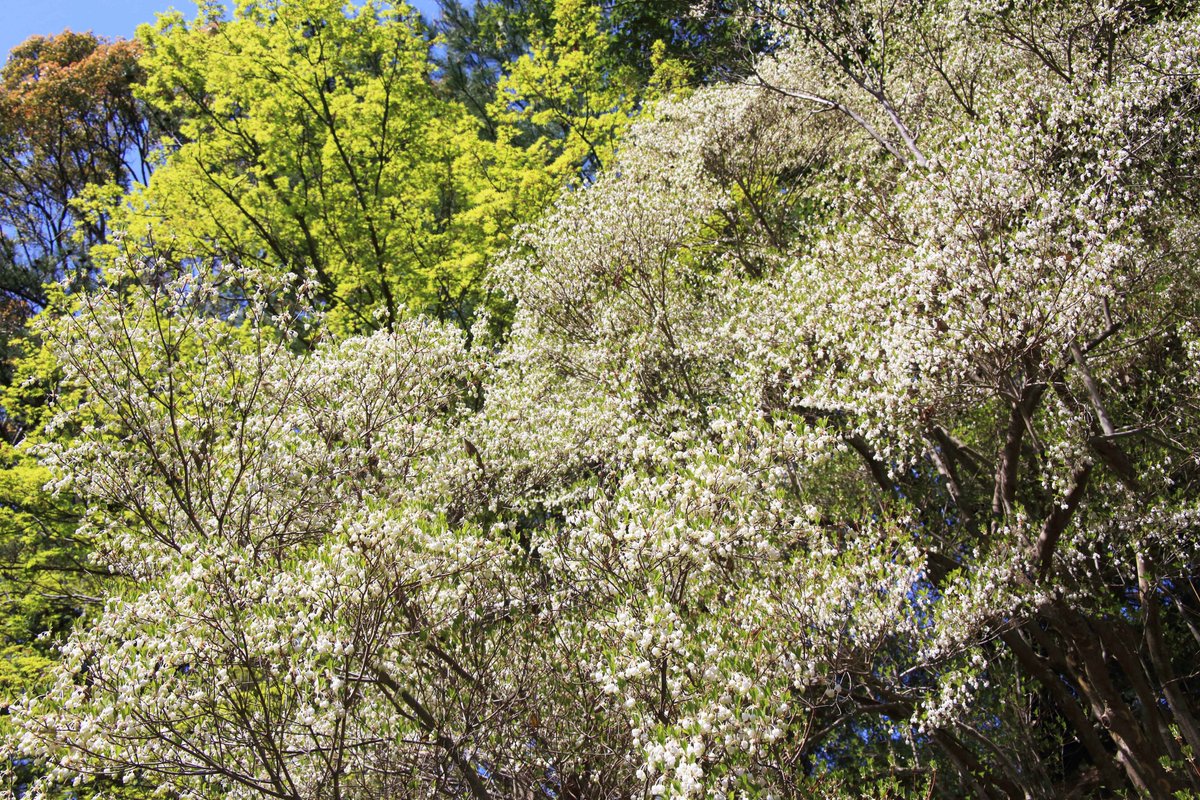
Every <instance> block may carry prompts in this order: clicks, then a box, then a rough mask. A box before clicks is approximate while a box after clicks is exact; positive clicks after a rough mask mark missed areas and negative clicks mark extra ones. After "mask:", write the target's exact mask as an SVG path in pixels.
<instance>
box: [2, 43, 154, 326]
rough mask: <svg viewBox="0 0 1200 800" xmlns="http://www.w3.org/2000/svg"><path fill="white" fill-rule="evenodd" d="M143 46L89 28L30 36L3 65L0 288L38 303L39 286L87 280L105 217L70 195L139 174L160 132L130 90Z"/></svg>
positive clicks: (142, 176) (41, 299)
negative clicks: (84, 208)
mask: <svg viewBox="0 0 1200 800" xmlns="http://www.w3.org/2000/svg"><path fill="white" fill-rule="evenodd" d="M140 52H141V49H140V46H139V45H138V44H136V43H134V42H124V41H117V42H105V41H103V40H101V39H99V38H97V37H96V36H94V35H93V34H90V33H72V32H70V31H66V32H64V33H61V34H59V35H57V36H50V37H43V36H35V37H33V38H31V39H29V40H27V41H25V42H23V43H22V44H20V45H18V46H17V47H16V48H14V49H13V51H12V53H11V54H9V58H8V61H7V63H6V64H5V65H4V68H3V70H0V233H2V234H3V239H2V240H0V291H3V293H4V294H5V296H6V297H7V298H9V300H10V301H15V302H17V303H21V304H24V305H26V306H28V307H30V308H38V307H40V306H42V305H44V304H45V302H46V296H45V294H44V292H43V290H42V284H44V283H46V282H53V281H56V280H62V279H70V280H73V281H76V282H79V285H87V284H89V283H90V282H91V281H92V279H93V278H94V275H93V270H94V267H93V262H92V259H91V256H90V254H89V250H90V248H91V247H92V246H93V245H96V244H99V243H102V242H104V241H106V240H107V238H108V235H109V232H110V228H109V225H108V220H107V215H104V214H93V215H85V214H83V213H82V209H81V208H80V207H79V206H77V205H75V204H74V201H78V200H83V199H86V197H87V196H88V193H89V191H94V190H101V189H105V188H107V187H117V188H119V189H121V190H127V189H129V188H130V186H131V185H132V184H133V182H134V181H135V180H141V181H145V180H146V178H147V176H148V174H149V168H150V162H151V156H152V153H153V151H154V150H155V148H156V147H157V144H158V137H159V135H160V133H161V129H160V128H159V127H158V126H157V125H156V124H155V122H154V120H152V117H151V114H150V113H149V112H148V110H147V108H146V107H145V106H144V105H143V104H142V103H141V102H140V101H138V100H137V99H136V98H135V97H134V87H135V86H136V85H137V84H138V83H139V82H140V81H141V78H142V72H141V68H140V67H139V65H138V57H139V54H140Z"/></svg>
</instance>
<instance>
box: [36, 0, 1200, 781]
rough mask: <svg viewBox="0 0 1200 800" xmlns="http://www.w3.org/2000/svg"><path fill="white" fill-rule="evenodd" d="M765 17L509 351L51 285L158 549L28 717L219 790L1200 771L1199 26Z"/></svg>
mask: <svg viewBox="0 0 1200 800" xmlns="http://www.w3.org/2000/svg"><path fill="white" fill-rule="evenodd" d="M752 13H753V15H754V16H753V19H752V20H749V22H748V24H753V25H755V26H757V28H758V29H760V30H765V29H770V30H772V31H773V32H774V34H775V35H776V36H777V37H778V39H779V44H778V46H777V47H775V48H774V49H773V50H772V55H771V56H770V57H769V58H764V59H763V60H761V61H760V63H759V64H758V69H757V77H756V78H755V79H754V80H752V81H749V82H747V83H744V84H738V85H725V86H713V87H709V88H705V89H702V90H699V91H697V92H695V93H694V94H692V95H691V96H689V97H686V98H681V99H677V100H675V101H672V102H665V103H662V104H660V106H659V107H658V108H657V110H656V112H655V114H654V115H653V117H648V118H647V119H645V120H643V121H642V122H640V123H639V124H638V125H636V126H635V127H634V128H633V130H632V131H631V133H630V135H629V136H628V137H627V139H626V141H625V144H624V147H623V149H622V150H621V152H620V155H619V157H618V161H617V163H616V165H615V167H614V168H613V169H611V170H609V171H608V172H607V173H605V174H604V175H602V176H601V177H600V178H599V180H598V181H597V182H596V183H595V184H594V185H592V186H590V187H588V188H587V189H579V190H576V191H573V192H571V193H569V194H567V195H565V196H564V197H563V198H562V199H561V200H560V202H559V203H558V205H557V206H556V207H555V208H554V209H553V210H552V211H551V212H550V213H549V214H548V215H547V216H546V217H545V219H543V220H542V221H541V222H540V223H539V224H538V225H536V226H533V227H530V228H528V229H526V230H525V231H524V233H523V234H522V238H521V240H520V241H519V242H518V246H517V247H516V248H515V249H514V250H513V251H512V252H511V254H510V256H509V258H508V260H507V261H506V262H505V263H504V264H503V265H502V267H501V268H500V269H499V270H498V272H497V274H496V275H495V280H496V281H497V283H498V285H500V286H501V287H503V288H505V289H506V290H507V291H509V292H510V293H511V294H512V295H513V296H514V297H515V298H516V299H517V302H518V306H517V311H516V316H515V320H514V323H513V326H512V329H511V331H510V332H509V333H508V334H507V335H506V336H505V338H504V339H503V340H501V341H494V340H492V339H491V338H490V337H489V334H488V333H487V326H486V325H485V324H483V323H481V324H480V325H478V326H477V327H476V329H475V330H474V332H473V333H474V335H473V336H472V337H471V344H470V346H468V345H467V339H466V338H465V337H464V336H462V335H461V334H459V333H457V332H455V331H453V330H450V329H447V328H444V327H441V326H439V325H437V324H433V323H430V322H425V321H412V322H408V323H404V324H402V325H398V326H397V327H396V329H395V330H394V331H393V332H391V333H387V334H377V335H375V336H372V337H369V338H357V339H351V340H348V341H346V342H344V343H341V344H335V343H327V344H325V345H323V346H321V347H320V348H318V349H317V350H316V351H315V352H312V353H307V354H297V353H296V352H295V348H293V347H291V346H290V340H289V338H288V336H287V335H285V334H282V333H278V332H277V331H280V330H284V331H287V330H294V329H295V326H296V325H299V324H310V323H312V322H313V320H312V318H301V319H282V320H272V319H271V318H270V317H269V314H268V312H267V310H266V309H267V307H266V306H265V305H261V304H257V303H255V302H250V303H248V304H246V305H245V306H239V307H237V308H235V309H233V312H234V313H232V314H231V313H230V311H229V309H228V308H227V307H226V308H225V311H224V313H223V314H222V315H214V314H213V313H212V311H213V310H214V309H215V308H218V307H222V302H223V301H221V300H220V299H219V298H220V296H221V295H222V294H223V293H225V292H226V289H227V288H228V287H230V286H233V285H236V284H237V283H238V282H239V281H245V282H246V286H247V287H253V286H262V285H263V281H262V279H261V277H260V276H255V275H246V274H244V273H239V272H236V271H233V272H231V271H228V270H224V269H216V270H212V271H209V270H201V271H197V272H196V273H194V274H191V275H189V276H187V277H186V278H184V279H176V280H174V281H164V280H162V279H161V278H160V276H159V273H158V272H157V271H156V270H155V269H154V268H153V265H149V266H139V267H136V268H132V269H131V270H130V272H129V273H128V274H126V275H124V276H123V279H122V280H120V281H118V282H117V283H116V284H115V285H114V287H113V288H111V289H109V290H106V291H104V292H101V293H98V294H96V295H94V296H91V297H88V298H85V299H82V300H81V305H80V306H79V307H78V308H77V309H75V310H74V311H73V312H72V313H70V314H67V315H64V316H61V317H59V318H58V319H57V320H54V321H51V322H50V323H49V327H48V329H47V331H48V335H49V336H50V337H51V338H52V339H53V340H54V341H55V342H57V349H58V351H59V352H60V354H61V358H62V359H63V360H64V362H65V363H66V364H68V365H69V367H70V370H71V375H72V379H73V380H75V381H79V382H81V383H82V384H83V385H85V386H87V387H88V388H89V396H90V397H91V398H92V400H91V401H90V402H91V409H92V410H91V411H89V410H88V409H85V410H84V411H83V412H81V413H84V414H88V413H91V414H93V416H94V418H95V419H112V420H118V422H112V423H108V424H103V425H99V424H93V425H90V426H87V427H85V428H84V429H83V430H84V435H83V436H81V437H80V438H78V439H77V440H75V441H74V442H72V443H71V444H70V445H69V446H65V447H62V448H59V449H56V450H54V451H52V452H50V453H49V454H48V455H49V459H50V461H51V463H52V464H53V465H54V466H55V467H56V468H57V469H58V470H59V474H61V475H62V476H63V477H62V480H63V481H65V482H68V483H69V485H71V486H72V487H74V489H75V490H76V491H78V492H80V493H82V494H84V495H86V496H89V497H91V498H93V500H94V507H93V509H92V512H91V514H90V515H89V524H90V525H91V526H93V528H94V529H95V530H96V531H97V535H98V537H99V538H100V540H101V541H103V542H104V547H103V548H102V553H101V555H102V558H103V559H105V560H106V561H107V562H108V563H110V564H113V565H120V567H121V570H122V572H123V573H125V574H128V575H130V576H131V577H130V579H129V581H128V583H127V584H125V585H124V586H123V590H122V591H120V592H114V593H113V595H112V597H111V598H110V599H109V601H108V603H107V605H106V606H105V610H104V612H103V614H102V615H100V616H99V618H98V619H97V620H96V622H95V624H94V625H93V626H91V627H88V628H86V629H80V630H78V631H77V632H76V633H75V635H74V637H73V639H72V640H71V642H70V644H69V645H68V646H67V649H66V652H65V656H66V657H65V659H64V663H63V667H62V668H61V670H60V671H59V673H58V681H57V683H56V685H55V687H54V689H53V690H52V691H51V692H50V693H49V694H48V695H47V696H46V697H44V698H40V699H36V700H31V701H30V702H29V703H28V704H27V705H26V706H25V707H23V708H22V709H20V710H19V712H18V715H17V716H18V724H19V725H20V726H21V728H22V730H23V740H22V742H21V747H22V748H23V749H24V751H25V752H26V753H29V754H32V755H35V756H37V757H39V758H41V759H45V760H46V761H47V762H48V763H49V764H51V765H54V766H55V767H57V769H58V770H59V771H60V772H61V774H63V775H67V774H96V773H100V774H107V775H112V774H124V775H127V776H128V778H129V780H131V781H135V782H139V781H145V782H147V783H149V784H150V785H161V786H163V787H164V789H165V790H169V791H174V792H177V793H180V794H183V795H186V796H205V795H208V794H212V795H214V796H215V795H220V796H235V797H236V796H247V797H249V796H264V795H265V796H275V797H289V798H291V797H294V798H308V797H322V798H324V797H337V798H341V797H380V796H397V797H405V796H416V795H422V794H423V795H434V796H436V795H439V794H441V795H458V796H462V795H470V796H474V797H477V798H481V797H520V796H561V797H576V798H582V797H603V798H609V797H612V798H617V797H648V796H658V795H665V796H677V797H689V796H707V797H729V796H745V797H751V796H761V797H805V796H813V795H818V796H820V795H826V796H837V795H843V796H862V795H864V794H872V793H875V794H887V795H896V794H902V793H906V792H912V793H914V794H915V793H918V792H919V793H920V794H921V795H922V796H931V795H934V794H937V795H941V796H947V797H950V796H962V795H972V796H979V797H1031V798H1032V797H1047V798H1048V797H1056V796H1062V795H1064V794H1066V793H1067V792H1068V791H1078V792H1081V793H1089V794H1095V795H1101V794H1104V793H1111V794H1129V793H1133V794H1138V795H1144V796H1151V797H1170V796H1172V795H1173V794H1175V793H1178V792H1188V791H1197V790H1200V772H1198V771H1197V764H1196V760H1195V759H1196V756H1195V753H1196V752H1197V748H1200V727H1198V723H1197V717H1196V715H1197V712H1198V709H1197V702H1196V697H1197V691H1196V685H1195V681H1196V677H1195V675H1194V674H1192V671H1193V669H1194V664H1195V663H1196V656H1197V653H1198V652H1200V635H1198V634H1197V630H1198V628H1197V620H1196V617H1197V614H1198V611H1200V601H1198V600H1197V594H1196V582H1195V575H1196V561H1197V545H1198V544H1200V538H1198V537H1197V533H1198V531H1197V524H1196V514H1197V500H1198V496H1197V491H1196V480H1197V457H1198V447H1200V442H1198V441H1197V439H1196V433H1195V430H1196V425H1195V422H1196V409H1197V402H1198V400H1200V397H1198V391H1200V386H1198V384H1197V375H1198V374H1200V372H1198V371H1197V358H1198V357H1200V340H1198V339H1197V331H1198V330H1200V329H1198V328H1197V322H1198V320H1197V312H1198V311H1200V309H1198V308H1197V307H1196V301H1195V298H1196V297H1197V291H1196V290H1197V288H1200V287H1198V286H1197V271H1196V267H1197V264H1196V257H1195V253H1196V252H1198V249H1197V247H1196V244H1197V242H1196V234H1197V231H1198V230H1200V228H1198V227H1197V221H1198V220H1197V218H1196V212H1195V209H1196V207H1197V206H1196V203H1195V202H1194V198H1193V197H1192V193H1193V191H1194V187H1193V185H1192V183H1193V182H1192V181H1191V177H1190V176H1192V175H1193V174H1194V170H1195V167H1196V162H1197V157H1198V155H1200V152H1198V150H1197V142H1198V141H1200V140H1198V138H1197V133H1198V131H1197V120H1198V119H1200V117H1198V116H1197V114H1196V108H1197V100H1198V99H1200V98H1198V97H1197V87H1196V76H1197V75H1198V74H1200V69H1198V65H1197V63H1196V59H1197V53H1200V48H1198V46H1197V45H1200V25H1198V22H1200V20H1198V19H1197V18H1196V17H1195V15H1194V14H1193V13H1192V12H1191V11H1189V10H1188V9H1185V8H1176V7H1174V6H1154V7H1153V8H1151V7H1141V6H1122V7H1111V6H1107V5H1100V4H1093V3H1089V2H1077V3H1072V4H1061V3H1054V4H1045V5H1039V4H1023V5H1014V4H1004V5H992V4H984V3H975V2H967V1H966V0H963V1H962V2H959V1H954V2H948V3H942V4H908V3H897V4H894V5H891V6H886V7H882V6H881V7H879V8H876V7H873V6H872V7H869V8H868V7H866V6H865V5H858V4H851V3H837V4H806V3H788V4H780V5H772V6H770V7H763V8H758V9H755V10H754V11H753V12H752ZM263 291H268V292H269V291H271V289H270V286H269V285H268V286H267V288H266V289H264V290H263ZM235 294H239V295H247V296H250V297H251V298H253V297H254V296H255V295H254V290H250V289H247V290H244V291H240V292H237V293H235ZM97 412H102V413H97Z"/></svg>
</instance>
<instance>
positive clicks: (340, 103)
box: [121, 0, 520, 331]
mask: <svg viewBox="0 0 1200 800" xmlns="http://www.w3.org/2000/svg"><path fill="white" fill-rule="evenodd" d="M221 11H222V9H221V8H220V6H219V5H216V4H207V5H205V6H204V7H203V8H202V10H201V15H200V16H199V18H198V19H197V20H196V21H195V22H193V23H190V24H189V23H186V22H185V21H184V20H183V18H182V17H181V16H180V15H178V14H176V15H174V16H167V17H163V18H160V21H159V23H158V26H157V28H154V29H151V28H148V27H143V28H142V29H141V31H140V34H139V35H140V37H141V41H142V44H143V47H144V48H145V51H146V52H145V55H144V57H143V60H142V64H143V66H144V68H145V69H146V71H147V75H148V78H147V82H146V87H145V89H144V94H143V96H144V97H145V99H146V101H147V102H149V103H152V104H154V105H155V107H157V108H159V109H161V110H162V111H163V112H164V113H169V114H172V115H175V116H178V118H179V119H180V121H181V122H180V131H181V135H180V140H179V142H178V146H177V147H174V148H172V149H171V151H170V152H169V153H168V154H167V157H166V159H165V161H164V163H163V165H162V167H161V168H160V169H159V170H158V171H157V172H156V174H155V175H154V177H153V179H152V180H151V181H150V183H149V185H148V186H147V187H146V188H145V189H144V190H142V191H139V192H137V193H135V194H134V195H133V196H132V197H131V198H130V202H131V203H132V205H133V208H132V210H130V211H129V213H128V214H126V215H125V216H124V217H123V218H122V221H121V224H122V226H123V228H124V229H125V230H127V231H128V232H129V234H130V235H131V236H134V237H137V238H138V239H140V240H143V241H146V242H148V243H150V245H151V247H152V249H156V250H158V251H161V252H164V253H168V254H172V256H173V257H174V258H176V259H180V258H197V259H201V260H203V259H214V258H215V259H218V260H220V261H221V262H222V263H227V264H230V265H245V266H253V267H256V268H259V267H263V266H269V267H270V268H271V270H273V271H274V272H275V273H278V274H283V273H287V272H293V273H295V274H297V275H300V276H302V277H303V278H304V279H305V280H309V281H312V282H313V283H314V285H316V286H318V287H319V288H320V292H319V297H320V302H321V305H322V307H324V308H326V309H328V310H330V311H331V313H332V316H331V317H330V321H331V324H332V325H334V327H335V328H337V329H340V330H343V331H358V330H369V329H371V328H373V327H374V326H375V325H377V324H378V322H379V320H383V321H384V322H385V323H387V324H394V323H395V322H396V321H397V320H399V319H400V318H401V317H403V316H404V315H405V314H406V313H409V312H406V310H405V309H406V307H411V311H412V312H416V311H431V312H434V313H437V314H439V315H441V316H444V317H449V318H457V319H460V320H466V319H467V318H468V317H469V316H470V311H471V308H472V307H473V305H474V303H475V302H477V301H478V290H479V279H480V276H481V274H482V270H483V266H484V264H486V262H487V259H488V258H489V256H490V254H491V253H492V252H493V251H494V250H495V248H496V247H498V246H499V245H500V244H502V243H503V241H504V238H505V235H506V232H507V231H508V230H509V228H510V227H511V226H512V224H514V222H515V220H516V219H518V218H519V216H518V215H519V213H520V206H519V205H518V204H517V202H516V200H517V199H518V198H519V197H520V192H519V189H516V188H513V187H512V186H511V185H510V184H509V183H508V182H507V178H508V176H506V175H505V174H503V171H502V170H501V169H495V170H493V169H492V167H493V165H494V163H495V162H496V160H497V158H496V155H495V153H494V150H495V146H494V145H491V144H489V143H485V142H481V141H479V139H478V137H477V135H476V130H475V124H474V122H473V121H472V119H471V118H470V117H469V115H468V114H467V113H466V111H465V110H464V109H463V108H462V107H461V106H460V105H458V104H457V103H454V102H451V101H447V100H442V99H439V98H438V97H437V96H436V94H435V92H434V90H433V87H432V86H431V85H430V82H429V80H428V74H427V73H428V70H429V67H428V63H427V60H426V51H427V47H428V45H427V43H426V41H425V40H424V38H423V36H422V34H421V31H420V30H419V29H418V26H417V24H416V21H415V19H414V17H413V15H412V13H411V12H410V11H409V9H408V8H407V7H406V6H403V5H398V6H391V5H386V4H379V3H365V4H363V5H360V6H355V7H345V6H344V4H342V3H338V2H334V1H333V0H293V1H291V2H284V1H280V2H272V3H256V4H242V5H240V6H239V7H238V8H237V10H236V11H235V13H234V15H233V18H232V19H229V20H224V19H222V18H221ZM288 302H290V300H288V298H280V299H278V300H277V303H278V304H279V305H280V308H281V309H283V308H286V307H287V303H288ZM464 324H465V323H464Z"/></svg>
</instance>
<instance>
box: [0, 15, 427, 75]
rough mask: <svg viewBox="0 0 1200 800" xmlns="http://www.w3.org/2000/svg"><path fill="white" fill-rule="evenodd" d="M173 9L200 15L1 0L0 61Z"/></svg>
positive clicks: (129, 31) (118, 29)
mask: <svg viewBox="0 0 1200 800" xmlns="http://www.w3.org/2000/svg"><path fill="white" fill-rule="evenodd" d="M409 2H410V4H411V5H413V6H416V7H417V8H418V9H419V10H420V11H422V12H423V13H425V14H426V15H429V14H431V13H433V14H436V12H437V2H436V0H409ZM226 4H227V5H232V0H227V2H226ZM169 8H177V9H179V10H180V11H182V12H183V13H184V15H185V16H187V17H193V16H195V15H196V4H195V3H194V2H192V0H0V61H2V60H3V59H5V58H7V57H8V51H9V50H12V49H13V47H14V46H16V45H18V44H20V43H21V42H23V41H24V40H25V39H28V38H29V37H30V36H33V35H35V34H48V33H58V32H59V31H62V30H64V29H66V28H70V29H71V30H73V31H89V30H90V31H93V32H95V33H97V34H99V35H101V36H109V37H117V36H120V37H123V38H126V39H128V38H130V37H131V36H133V31H134V29H135V28H137V26H138V25H140V24H141V23H143V22H153V21H154V15H155V14H156V13H157V12H160V11H166V10H167V9H169Z"/></svg>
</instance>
